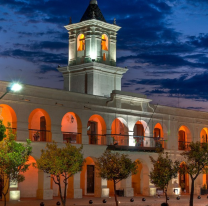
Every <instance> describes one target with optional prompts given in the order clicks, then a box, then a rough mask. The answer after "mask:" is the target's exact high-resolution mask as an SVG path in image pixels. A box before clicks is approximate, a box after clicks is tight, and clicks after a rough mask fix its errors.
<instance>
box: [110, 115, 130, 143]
mask: <svg viewBox="0 0 208 206" xmlns="http://www.w3.org/2000/svg"><path fill="white" fill-rule="evenodd" d="M128 133H129V129H128V126H127V123H126V121H125V120H124V119H123V118H116V119H115V120H114V121H113V123H112V126H111V137H112V138H113V142H114V144H117V145H123V146H129V134H128Z"/></svg>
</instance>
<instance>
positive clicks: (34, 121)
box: [28, 109, 51, 142]
mask: <svg viewBox="0 0 208 206" xmlns="http://www.w3.org/2000/svg"><path fill="white" fill-rule="evenodd" d="M28 122H29V125H28V129H29V132H30V139H31V140H32V141H46V142H51V119H50V117H49V115H48V113H47V112H46V111H45V110H43V109H35V110H33V111H32V112H31V113H30V116H29V119H28ZM37 133H38V134H39V138H37V139H35V134H37Z"/></svg>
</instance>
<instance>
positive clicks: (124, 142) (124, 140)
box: [111, 134, 129, 146]
mask: <svg viewBox="0 0 208 206" xmlns="http://www.w3.org/2000/svg"><path fill="white" fill-rule="evenodd" d="M111 137H112V138H113V144H114V145H119V146H129V135H121V134H112V135H111Z"/></svg>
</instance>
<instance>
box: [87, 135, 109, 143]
mask: <svg viewBox="0 0 208 206" xmlns="http://www.w3.org/2000/svg"><path fill="white" fill-rule="evenodd" d="M88 136H89V144H95V145H106V135H102V134H90V135H88Z"/></svg>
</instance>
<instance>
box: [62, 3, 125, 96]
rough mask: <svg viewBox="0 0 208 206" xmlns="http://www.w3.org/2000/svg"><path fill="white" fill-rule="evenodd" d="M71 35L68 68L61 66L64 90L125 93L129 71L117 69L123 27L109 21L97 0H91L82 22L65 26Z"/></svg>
mask: <svg viewBox="0 0 208 206" xmlns="http://www.w3.org/2000/svg"><path fill="white" fill-rule="evenodd" d="M65 28H66V29H67V30H68V33H69V57H68V66H67V67H59V68H58V70H59V71H60V72H62V74H63V76H64V89H65V90H68V91H72V92H79V93H86V94H92V95H99V96H110V94H111V92H112V90H121V78H122V76H123V74H124V73H126V71H127V69H124V68H119V67H116V38H117V32H118V31H119V30H120V28H121V27H119V26H117V25H116V22H115V21H114V24H109V23H107V22H106V20H105V18H104V16H103V14H102V12H101V11H100V9H99V7H98V3H97V0H91V1H90V3H89V6H88V7H87V10H86V11H85V13H84V15H83V16H82V18H81V21H80V22H79V23H75V24H69V25H67V26H65Z"/></svg>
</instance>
